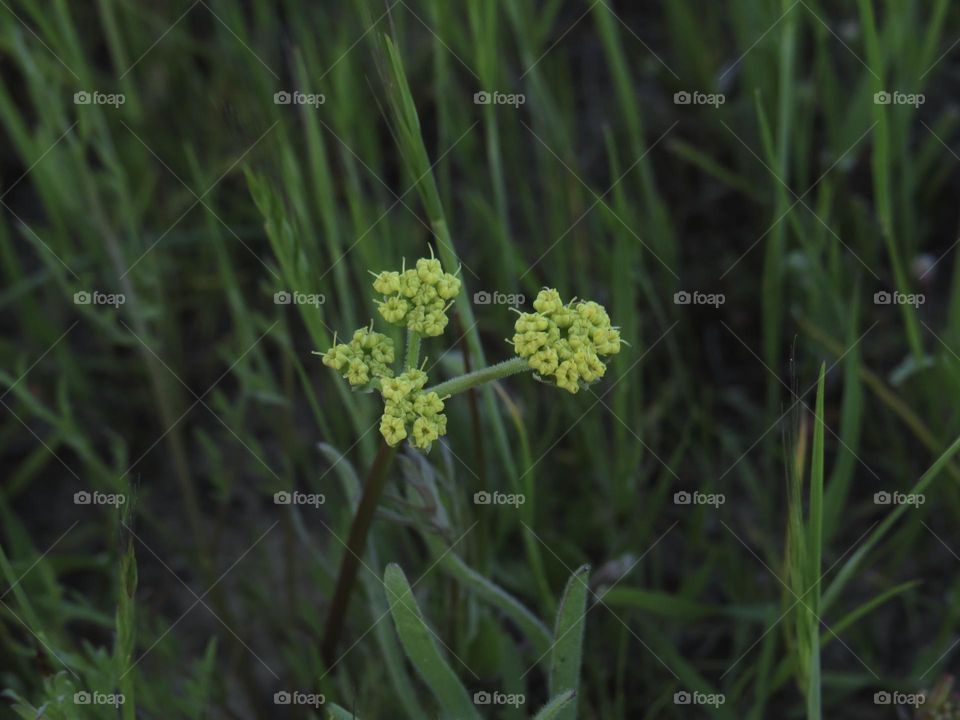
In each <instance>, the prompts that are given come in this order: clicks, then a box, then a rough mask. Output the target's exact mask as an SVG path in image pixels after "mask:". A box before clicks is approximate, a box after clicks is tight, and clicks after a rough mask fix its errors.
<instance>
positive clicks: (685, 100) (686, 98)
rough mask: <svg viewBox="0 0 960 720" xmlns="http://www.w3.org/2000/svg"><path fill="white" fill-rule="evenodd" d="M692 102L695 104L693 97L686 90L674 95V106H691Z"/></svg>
mask: <svg viewBox="0 0 960 720" xmlns="http://www.w3.org/2000/svg"><path fill="white" fill-rule="evenodd" d="M691 102H693V96H692V95H691V94H690V93H688V92H687V91H686V90H681V91H680V92H677V93H674V94H673V104H674V105H689V104H690V103H691Z"/></svg>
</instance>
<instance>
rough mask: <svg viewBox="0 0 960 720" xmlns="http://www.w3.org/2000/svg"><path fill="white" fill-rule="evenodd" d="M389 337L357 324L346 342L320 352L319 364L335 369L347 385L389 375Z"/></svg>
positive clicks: (391, 352) (364, 383) (391, 346)
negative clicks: (358, 327) (357, 328)
mask: <svg viewBox="0 0 960 720" xmlns="http://www.w3.org/2000/svg"><path fill="white" fill-rule="evenodd" d="M393 355H394V353H393V340H391V339H390V338H388V337H387V336H386V335H383V334H381V333H378V332H373V330H370V329H368V328H360V329H359V330H357V331H356V332H355V333H354V334H353V339H352V340H351V341H350V342H349V343H340V344H338V345H334V346H333V347H332V348H330V349H329V350H327V352H326V353H324V355H323V364H324V365H326V366H327V367H331V368H333V369H334V370H336V371H337V372H339V373H340V374H341V375H342V376H343V377H345V378H346V379H347V381H348V382H349V383H350V384H351V385H366V384H367V383H368V382H370V381H371V380H373V379H374V378H381V379H382V378H390V377H393V369H392V368H391V367H390V366H391V365H392V364H393V359H394V357H393Z"/></svg>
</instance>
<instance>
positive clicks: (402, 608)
mask: <svg viewBox="0 0 960 720" xmlns="http://www.w3.org/2000/svg"><path fill="white" fill-rule="evenodd" d="M383 583H384V586H385V587H386V590H387V602H388V603H390V606H391V608H390V612H391V614H392V615H393V622H394V624H395V625H396V627H397V635H399V636H400V643H401V644H402V645H403V649H404V651H405V652H406V653H407V657H408V658H410V662H412V663H413V665H414V667H415V668H416V669H417V672H418V673H420V677H422V678H423V680H424V682H426V683H427V685H429V686H430V690H431V691H432V692H433V694H434V697H436V699H437V702H439V703H440V706H441V708H443V717H449V718H456V719H457V720H480V715H479V714H478V713H477V709H476V706H475V705H474V704H473V701H472V700H471V699H470V695H469V694H468V693H467V690H466V688H464V686H463V684H462V683H461V682H460V679H459V678H458V677H457V676H456V674H454V672H453V670H451V669H450V666H449V665H448V664H447V662H446V660H444V658H443V656H442V655H441V654H440V649H439V648H438V647H437V643H436V640H435V639H434V636H433V633H432V632H431V630H430V629H429V628H428V627H427V624H426V621H425V620H424V619H423V615H422V614H421V613H420V608H419V606H418V605H417V601H416V599H415V598H414V597H413V593H412V592H411V591H410V583H408V582H407V578H406V576H405V575H404V574H403V570H401V569H400V566H399V565H396V564H393V563H391V564H390V565H387V569H386V571H385V572H384V575H383ZM578 661H579V656H578ZM578 664H579V662H578Z"/></svg>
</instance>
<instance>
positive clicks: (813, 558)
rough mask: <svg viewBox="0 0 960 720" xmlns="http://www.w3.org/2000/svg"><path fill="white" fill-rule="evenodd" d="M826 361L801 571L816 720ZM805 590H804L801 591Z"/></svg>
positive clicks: (810, 711)
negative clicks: (807, 593) (806, 550)
mask: <svg viewBox="0 0 960 720" xmlns="http://www.w3.org/2000/svg"><path fill="white" fill-rule="evenodd" d="M825 378H826V364H821V365H820V380H819V382H818V383H817V407H816V419H815V423H814V426H813V458H812V460H811V463H810V520H809V525H810V529H809V536H808V540H807V545H808V547H809V548H810V552H809V553H808V554H807V557H808V562H809V564H808V566H807V572H806V573H805V575H806V578H807V584H808V587H809V586H811V585H812V586H813V591H812V592H811V595H810V598H811V600H810V605H811V608H810V609H809V610H808V611H807V612H809V613H810V619H809V623H808V628H807V630H808V632H809V634H810V648H809V650H810V659H809V669H808V673H809V674H808V678H807V718H808V720H820V713H821V709H820V703H821V690H820V632H819V621H818V620H817V616H819V614H820V566H821V564H822V561H821V558H822V555H823V430H824V423H823V396H824V387H825ZM804 591H805V590H804Z"/></svg>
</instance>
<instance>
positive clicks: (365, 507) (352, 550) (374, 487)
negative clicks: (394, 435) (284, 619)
mask: <svg viewBox="0 0 960 720" xmlns="http://www.w3.org/2000/svg"><path fill="white" fill-rule="evenodd" d="M418 340H419V338H418ZM396 453H397V449H396V448H394V447H390V446H389V445H387V443H386V442H385V441H383V440H381V441H380V450H379V451H378V452H377V457H376V458H375V459H374V461H373V465H372V466H371V467H370V473H369V474H368V475H367V480H366V482H365V483H364V484H363V495H362V496H361V497H360V503H359V504H358V505H357V514H356V515H355V516H354V518H353V523H352V524H351V525H350V535H349V536H348V537H347V546H346V548H345V549H344V552H343V559H342V560H341V561H340V572H339V573H338V574H337V587H336V589H335V590H334V593H333V600H332V601H331V602H330V612H329V613H328V614H327V627H326V631H325V632H324V636H323V647H322V653H323V659H324V662H325V663H326V664H327V667H328V668H329V667H332V665H333V664H334V663H335V662H336V660H337V658H336V651H337V645H338V644H339V642H340V631H341V630H342V629H343V624H344V621H345V619H346V614H347V606H348V605H349V602H350V593H351V591H352V590H353V586H354V584H355V583H356V580H357V570H358V568H359V567H360V562H361V559H362V558H363V552H364V550H365V549H366V547H367V535H369V533H370V526H371V525H372V524H373V515H374V513H375V512H376V510H377V506H378V505H379V504H380V496H381V495H382V494H383V488H384V487H385V486H386V484H387V471H388V470H389V469H390V465H391V463H392V462H393V457H394V455H396Z"/></svg>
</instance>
